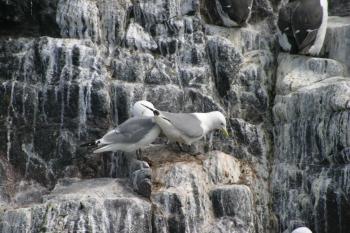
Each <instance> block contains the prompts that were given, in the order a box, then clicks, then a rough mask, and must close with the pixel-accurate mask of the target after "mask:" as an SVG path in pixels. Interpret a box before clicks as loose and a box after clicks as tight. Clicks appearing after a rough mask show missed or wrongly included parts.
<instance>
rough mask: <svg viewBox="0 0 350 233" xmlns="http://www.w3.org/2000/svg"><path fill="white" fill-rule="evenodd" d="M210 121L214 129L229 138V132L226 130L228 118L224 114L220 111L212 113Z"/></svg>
mask: <svg viewBox="0 0 350 233" xmlns="http://www.w3.org/2000/svg"><path fill="white" fill-rule="evenodd" d="M210 121H211V122H212V129H219V130H221V132H222V133H223V134H224V136H225V137H228V132H227V129H226V118H225V116H224V114H222V113H221V112H219V111H215V112H211V113H210Z"/></svg>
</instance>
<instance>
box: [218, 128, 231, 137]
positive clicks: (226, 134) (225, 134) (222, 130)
mask: <svg viewBox="0 0 350 233" xmlns="http://www.w3.org/2000/svg"><path fill="white" fill-rule="evenodd" d="M220 130H221V132H222V134H223V135H224V137H225V138H227V137H228V136H229V134H228V132H227V129H226V127H223V128H221V129H220Z"/></svg>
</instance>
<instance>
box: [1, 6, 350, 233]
mask: <svg viewBox="0 0 350 233" xmlns="http://www.w3.org/2000/svg"><path fill="white" fill-rule="evenodd" d="M278 2H279V1H268V0H259V1H254V3H253V10H252V17H251V19H250V25H249V26H247V27H244V28H227V27H223V26H222V23H221V22H220V21H219V20H216V18H215V17H216V15H215V11H213V10H212V9H211V7H215V6H211V4H210V2H208V1H199V0H177V1H175V0H169V1H161V0H159V1H158V0H155V1H152V2H150V1H145V0H140V1H127V0H123V1H120V0H102V1H92V0H78V1H77V0H74V1H73V0H59V1H46V0H33V1H16V0H0V35H1V37H0V81H1V85H0V100H1V102H0V125H1V128H0V139H1V141H3V142H5V143H2V144H1V145H0V177H1V179H0V182H1V185H0V203H1V204H0V205H1V212H0V229H1V232H62V231H67V232H179V233H180V232H181V233H182V232H282V231H284V230H286V229H287V230H288V229H290V228H292V227H293V224H294V225H295V223H296V222H300V221H304V222H305V224H307V225H308V226H310V227H311V228H312V229H313V230H314V231H315V232H344V233H345V232H348V231H349V228H348V227H349V226H348V224H347V221H346V219H349V217H350V213H349V208H348V207H349V201H348V199H349V195H350V194H349V187H348V183H349V182H348V177H349V172H348V162H349V159H348V153H347V151H348V150H347V148H348V147H349V145H348V144H349V143H350V142H349V141H348V139H347V138H348V137H347V134H348V130H347V125H348V124H349V122H348V116H347V114H348V108H349V106H348V105H349V103H348V102H349V100H348V96H349V95H348V94H347V93H348V89H347V85H348V83H347V78H346V77H347V76H348V71H349V67H350V60H349V56H347V54H348V53H347V51H349V49H350V46H349V43H348V42H349V40H350V37H349V35H350V34H349V33H350V20H349V18H346V17H342V18H340V17H334V18H332V19H330V23H329V29H328V32H327V39H326V43H325V46H324V47H325V48H324V50H323V55H322V56H324V57H328V59H326V58H310V57H303V56H293V55H287V54H278V46H277V45H276V38H275V27H274V22H275V17H276V13H275V12H276V10H277V9H278ZM342 6H343V7H342ZM346 6H347V5H346V2H344V1H343V2H342V1H332V2H331V3H330V7H331V12H332V13H333V14H335V15H344V14H345V15H346V14H347V10H346V9H347V8H346ZM339 9H342V10H343V11H340V10H339ZM344 12H345V13H344ZM140 99H147V100H149V101H151V102H153V103H154V104H155V106H157V107H158V108H159V109H162V110H167V111H171V112H178V111H183V112H191V111H212V110H220V111H222V112H224V113H225V114H226V116H227V119H228V122H229V129H230V133H231V137H230V138H229V139H223V138H220V135H216V134H213V135H209V136H208V137H207V138H206V139H205V140H202V141H201V142H200V143H198V144H197V145H196V146H197V149H198V150H199V151H201V152H202V154H201V155H199V156H195V157H194V156H190V155H187V154H182V153H180V152H178V151H176V149H174V148H172V147H171V145H168V146H167V145H164V144H162V140H160V141H159V142H157V143H160V144H161V145H157V146H152V147H151V148H148V149H147V150H145V151H144V154H143V158H142V160H143V161H140V160H137V159H135V158H134V156H133V155H128V154H121V153H114V154H112V153H106V154H101V155H94V154H92V153H91V151H88V150H86V149H81V148H79V144H80V143H83V142H85V141H87V140H91V139H94V138H96V137H99V136H102V135H103V134H104V133H105V132H106V131H107V130H108V129H109V128H112V127H114V126H116V125H118V124H119V123H121V122H123V121H124V120H125V119H127V118H128V117H129V116H130V114H129V113H130V107H131V106H132V104H133V103H134V102H135V101H137V100H140Z"/></svg>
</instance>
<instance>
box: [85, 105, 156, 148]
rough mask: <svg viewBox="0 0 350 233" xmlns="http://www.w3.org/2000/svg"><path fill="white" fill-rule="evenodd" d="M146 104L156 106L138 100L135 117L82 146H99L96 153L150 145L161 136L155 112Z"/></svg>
mask: <svg viewBox="0 0 350 233" xmlns="http://www.w3.org/2000/svg"><path fill="white" fill-rule="evenodd" d="M144 106H147V107H148V108H154V106H153V104H152V103H150V102H148V101H139V102H136V103H135V104H134V106H133V109H132V113H133V115H134V117H132V118H130V119H128V120H126V121H125V122H123V123H122V124H121V125H119V126H118V127H117V128H115V129H113V130H111V131H109V132H108V133H106V134H105V135H104V136H103V137H102V138H100V139H98V140H96V141H94V142H90V143H86V144H83V145H81V146H82V147H84V146H98V147H99V148H98V149H96V150H94V153H102V152H107V151H113V152H115V151H124V152H134V151H138V150H140V149H142V148H144V147H146V146H148V145H149V144H151V143H152V142H153V141H154V140H155V139H156V138H157V137H158V136H159V133H160V128H159V126H158V125H157V124H156V122H155V119H154V117H153V112H152V111H150V110H149V109H147V108H145V107H144Z"/></svg>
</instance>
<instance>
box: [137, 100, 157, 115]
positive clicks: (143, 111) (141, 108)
mask: <svg viewBox="0 0 350 233" xmlns="http://www.w3.org/2000/svg"><path fill="white" fill-rule="evenodd" d="M145 106H147V107H149V108H151V109H154V106H153V104H152V103H151V102H148V101H146V100H140V101H137V102H136V103H135V104H134V106H133V107H132V115H133V116H134V117H141V116H154V114H153V112H152V111H151V110H150V109H148V108H146V107H145Z"/></svg>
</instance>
